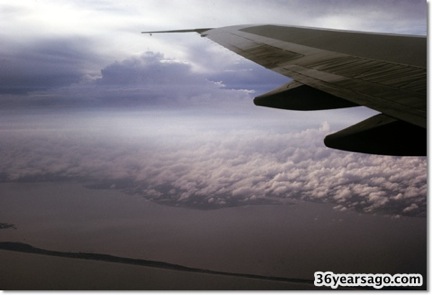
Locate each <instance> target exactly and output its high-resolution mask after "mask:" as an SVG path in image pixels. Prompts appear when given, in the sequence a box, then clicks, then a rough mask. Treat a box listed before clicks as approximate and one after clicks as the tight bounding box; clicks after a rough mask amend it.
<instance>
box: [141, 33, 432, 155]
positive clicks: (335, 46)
mask: <svg viewBox="0 0 432 295" xmlns="http://www.w3.org/2000/svg"><path fill="white" fill-rule="evenodd" d="M180 32H182V33H183V32H197V33H199V34H200V35H201V36H202V37H207V38H209V39H211V40H212V41H214V42H216V43H218V44H220V45H222V46H224V47H226V48H228V49H230V50H232V51H234V52H236V53H237V54H239V55H241V56H243V57H245V58H247V59H250V60H252V61H254V62H256V63H258V64H260V65H262V66H264V67H266V68H268V69H270V70H273V71H275V72H277V73H280V74H282V75H284V76H287V77H290V78H292V79H294V81H293V82H290V83H287V84H285V85H283V86H281V87H280V88H278V89H275V90H273V91H271V92H269V93H266V94H263V95H261V96H258V97H256V98H255V99H254V103H255V104H256V105H259V106H267V107H274V108H282V109H289V110H323V109H335V108H344V107H352V106H366V107H369V108H371V109H374V110H376V111H378V112H380V114H378V115H376V116H373V117H371V118H369V119H367V120H365V121H362V122H360V123H358V124H355V125H353V126H350V127H348V128H346V129H344V130H341V131H339V132H336V133H334V134H330V135H328V136H327V137H326V138H325V139H324V143H325V145H326V146H328V147H331V148H336V149H341V150H347V151H354V152H362V153H371V154H381V155H398V156H425V155H426V150H427V132H426V125H427V115H426V114H427V110H426V106H427V102H426V96H427V94H426V93H427V90H426V63H427V52H426V50H427V40H426V37H421V36H406V35H393V34H376V33H365V32H352V31H338V30H324V29H315V28H302V27H286V26H275V25H243V26H230V27H223V28H216V29H209V28H206V29H193V30H175V31H154V32H143V33H180Z"/></svg>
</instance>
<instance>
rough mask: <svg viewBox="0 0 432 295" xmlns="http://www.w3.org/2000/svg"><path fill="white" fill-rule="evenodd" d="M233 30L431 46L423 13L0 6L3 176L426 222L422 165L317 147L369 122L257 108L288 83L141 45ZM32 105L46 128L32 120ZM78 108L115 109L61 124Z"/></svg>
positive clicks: (194, 49) (182, 48) (200, 47)
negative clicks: (277, 29)
mask: <svg viewBox="0 0 432 295" xmlns="http://www.w3.org/2000/svg"><path fill="white" fill-rule="evenodd" d="M242 23H277V24H285V25H300V26H315V27H327V28H336V29H349V30H363V31H375V32H390V33H409V34H425V33H426V31H427V5H426V2H425V1H421V0H406V1H402V0H380V1H372V0H368V1H346V0H344V1H342V0H339V1H337V0H332V1H330V0H329V1H313V0H307V1H305V0H301V1H297V0H292V1H280V0H277V1H269V0H265V1H209V0H197V1H160V0H158V1H121V2H119V1H19V2H18V1H5V0H0V25H1V27H0V42H1V44H2V46H1V48H0V81H1V83H0V106H2V108H3V109H4V110H8V109H10V108H12V109H14V110H15V111H17V113H10V112H9V111H5V112H6V113H7V115H6V114H5V115H4V116H3V117H2V120H3V124H2V128H3V132H5V133H4V136H3V139H5V138H6V137H7V138H8V144H7V145H3V148H2V154H3V157H2V161H3V162H2V163H0V164H1V167H2V174H1V175H2V176H3V177H4V179H8V180H20V179H47V178H49V179H56V177H60V178H62V179H64V178H73V177H75V178H77V177H78V178H88V179H92V180H95V181H97V182H103V183H106V182H108V183H109V186H111V185H115V186H119V185H121V183H124V182H125V179H126V180H127V181H126V182H127V183H132V184H133V185H131V186H130V187H129V188H128V189H129V190H137V191H140V192H142V194H143V195H145V196H147V197H151V198H168V199H170V200H171V201H170V202H174V203H175V202H177V201H182V202H185V200H189V199H190V200H191V199H194V200H195V199H198V200H199V201H198V203H199V204H200V206H210V205H211V204H213V205H214V206H216V207H217V206H222V205H224V204H226V203H227V202H229V200H227V196H229V197H228V199H229V198H232V199H233V200H235V201H232V200H231V201H232V202H234V203H235V202H237V201H238V200H237V199H236V198H238V199H241V200H244V201H247V200H251V201H253V200H256V199H260V198H264V199H265V198H269V197H278V198H280V197H282V198H283V197H293V198H302V199H305V200H315V201H317V200H321V201H331V202H333V203H335V207H336V208H337V209H340V210H346V209H347V208H348V209H349V208H355V209H358V210H362V211H366V212H375V211H384V212H387V213H391V214H395V215H399V214H402V215H421V216H423V215H424V214H425V210H426V209H425V208H426V207H425V196H426V188H427V185H426V159H424V158H397V157H379V156H370V155H362V154H353V153H345V152H338V151H334V150H329V149H327V148H326V147H324V145H323V143H322V139H323V138H324V137H325V135H326V134H329V133H331V132H334V131H337V130H339V129H341V128H343V127H345V126H348V125H350V124H353V123H356V122H358V121H361V120H362V119H364V118H367V117H368V116H370V115H371V114H373V112H372V111H369V110H367V109H365V108H357V109H352V110H341V111H326V112H311V113H302V112H289V111H280V110H269V109H265V108H257V107H254V106H253V104H252V102H251V100H252V98H253V97H254V96H256V95H257V94H260V93H263V92H266V91H269V90H271V89H273V88H275V87H277V86H279V85H281V84H283V83H285V82H286V81H288V78H287V77H283V76H280V75H278V74H275V73H272V72H270V71H268V70H266V69H264V68H262V67H260V66H257V65H255V64H253V63H252V62H249V61H246V60H244V59H243V58H241V57H238V56H236V55H235V54H234V53H231V52H229V51H228V50H226V49H224V48H221V47H219V46H218V45H217V44H214V43H212V42H211V41H209V40H207V39H205V38H200V37H199V36H198V35H196V34H181V35H163V36H152V37H151V36H149V35H142V34H140V32H141V31H143V30H154V29H182V28H196V27H219V26H225V25H232V24H242ZM35 108H36V109H38V110H39V111H43V116H39V117H38V116H36V115H34V114H33V113H29V111H28V110H29V109H35ZM76 108H78V109H81V110H89V109H91V110H92V111H93V112H96V111H101V110H106V109H107V108H109V109H110V111H109V112H108V111H107V112H105V113H103V112H102V113H99V114H98V115H95V114H94V113H91V114H90V113H88V112H87V113H80V114H79V115H78V114H75V113H74V114H73V115H72V114H66V115H65V112H67V111H70V110H71V109H76ZM131 108H132V109H137V108H140V109H142V110H145V112H144V113H139V112H130V110H131ZM120 109H121V110H122V111H121V112H120V111H119V110H120ZM114 110H117V111H116V112H114ZM126 110H129V111H128V112H127V111H126ZM15 114H18V115H19V117H17V116H15V117H14V115H15ZM83 122H85V124H83ZM55 129H58V130H57V131H56V132H57V133H56V132H54V133H50V132H48V131H53V130H55ZM29 130H30V131H29ZM62 134H63V135H62ZM64 134H68V135H67V136H66V135H64ZM174 138H175V139H176V140H175V141H174V140H173V139H174ZM78 143H79V144H78ZM11 147H13V148H11ZM53 147H55V148H53ZM103 147H108V148H106V149H105V148H103ZM162 151H163V153H162ZM77 155H79V156H77ZM232 202H231V203H232ZM195 203H196V202H195ZM190 204H192V202H191V203H190ZM190 204H189V205H190ZM215 204H216V205H215ZM232 204H233V203H232Z"/></svg>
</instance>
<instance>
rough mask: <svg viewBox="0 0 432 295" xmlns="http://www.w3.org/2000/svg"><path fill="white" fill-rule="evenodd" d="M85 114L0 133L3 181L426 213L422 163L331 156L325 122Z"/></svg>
mask: <svg viewBox="0 0 432 295" xmlns="http://www.w3.org/2000/svg"><path fill="white" fill-rule="evenodd" d="M87 116H88V117H87ZM87 116H85V115H76V117H75V118H74V119H72V120H71V121H70V124H71V126H74V127H73V128H72V129H69V128H71V127H62V128H59V126H60V125H61V124H59V122H60V121H59V120H58V119H55V120H51V119H52V117H51V116H48V118H47V121H48V122H50V123H49V124H48V123H47V125H46V126H45V127H44V128H41V126H42V127H43V125H41V126H39V127H38V129H30V130H28V129H23V130H22V131H16V132H9V131H6V130H4V131H3V132H2V138H3V139H4V140H5V142H7V144H5V145H3V146H2V147H1V154H2V158H1V163H0V166H1V167H3V168H2V170H1V175H2V179H3V181H55V180H61V179H63V180H80V181H85V182H86V183H88V184H91V186H92V187H95V188H106V189H108V188H116V189H122V190H125V191H127V192H129V193H135V194H139V195H141V196H143V197H145V198H148V199H150V200H154V201H156V202H160V203H164V204H168V205H173V206H188V207H195V208H204V209H211V208H220V207H226V206H237V205H247V204H262V203H271V202H277V201H281V200H289V199H295V200H306V201H313V202H326V203H333V204H334V208H335V209H336V210H342V211H343V210H359V211H362V212H366V213H373V212H383V213H387V214H392V215H396V216H397V215H410V216H424V215H425V214H426V193H427V178H426V170H427V167H426V159H424V158H410V157H408V158H399V157H385V156H372V155H362V154H353V153H345V152H338V151H334V150H329V149H327V148H325V147H324V146H323V145H322V138H323V137H324V136H325V134H327V133H328V132H329V126H328V125H327V124H323V125H322V126H321V127H319V128H318V127H316V128H313V129H307V130H303V131H291V132H290V131H287V130H285V132H280V131H277V130H274V129H273V130H272V129H270V128H262V129H254V128H250V127H248V125H249V124H250V122H251V121H252V119H250V118H249V119H246V118H243V119H244V120H246V121H245V122H243V123H239V122H237V123H233V122H235V121H234V120H232V118H231V121H230V124H226V125H223V124H219V121H220V122H221V123H223V121H227V120H229V117H225V118H220V117H218V119H217V123H212V122H211V120H210V119H208V118H207V119H203V118H197V117H195V116H185V115H180V116H176V115H172V114H170V115H166V114H164V113H154V112H137V113H135V114H134V113H131V112H127V113H124V114H123V115H121V116H120V115H119V114H115V113H109V114H103V115H102V114H97V113H94V114H88V115H87ZM89 118H92V119H91V120H90V121H89ZM64 120H65V121H68V120H67V118H64ZM92 120H93V121H92ZM75 122H80V123H77V124H74V123H75ZM95 122H97V124H96V125H95ZM248 122H249V123H248ZM39 124H40V123H39ZM51 124H54V125H55V126H57V130H51V129H50V127H49V126H52V125H51ZM219 125H221V126H219ZM80 128H83V129H85V130H86V132H83V131H79V130H80ZM305 143H307V144H306V145H305Z"/></svg>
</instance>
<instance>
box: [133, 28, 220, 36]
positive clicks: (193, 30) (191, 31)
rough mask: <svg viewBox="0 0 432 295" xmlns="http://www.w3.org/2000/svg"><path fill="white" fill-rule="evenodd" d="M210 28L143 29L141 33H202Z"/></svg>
mask: <svg viewBox="0 0 432 295" xmlns="http://www.w3.org/2000/svg"><path fill="white" fill-rule="evenodd" d="M211 29H212V28H199V29H188V30H168V31H145V32H141V33H142V34H150V35H152V34H166V33H198V34H200V35H202V34H203V33H204V32H207V31H209V30H211Z"/></svg>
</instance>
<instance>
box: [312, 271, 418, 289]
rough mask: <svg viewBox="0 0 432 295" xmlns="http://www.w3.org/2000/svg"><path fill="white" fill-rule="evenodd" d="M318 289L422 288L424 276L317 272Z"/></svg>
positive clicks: (315, 282)
mask: <svg viewBox="0 0 432 295" xmlns="http://www.w3.org/2000/svg"><path fill="white" fill-rule="evenodd" d="M314 285H315V286H316V287H330V288H332V289H337V288H339V287H348V288H355V287H373V288H375V289H382V288H384V287H421V286H423V276H422V275H420V274H395V275H390V274H362V273H353V274H351V273H346V274H345V273H340V274H338V273H333V272H331V271H326V272H322V271H316V272H315V274H314Z"/></svg>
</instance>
